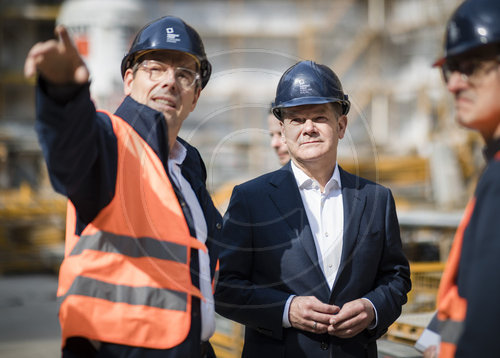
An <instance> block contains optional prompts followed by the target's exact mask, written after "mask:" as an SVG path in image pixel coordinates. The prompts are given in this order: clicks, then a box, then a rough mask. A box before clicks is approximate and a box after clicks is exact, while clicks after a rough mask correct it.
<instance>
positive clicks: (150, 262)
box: [57, 113, 206, 349]
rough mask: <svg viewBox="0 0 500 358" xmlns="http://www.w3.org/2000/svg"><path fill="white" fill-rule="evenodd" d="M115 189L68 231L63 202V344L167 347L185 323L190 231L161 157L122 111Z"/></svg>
mask: <svg viewBox="0 0 500 358" xmlns="http://www.w3.org/2000/svg"><path fill="white" fill-rule="evenodd" d="M107 115H108V116H109V117H110V118H111V122H112V125H113V130H114V133H115V135H116V138H117V143H118V160H117V177H116V186H115V196H114V198H113V199H112V201H111V202H110V203H109V204H108V205H107V206H106V207H104V208H103V209H102V210H101V211H100V212H99V214H98V215H97V217H96V218H95V219H94V220H93V221H92V222H91V223H90V224H89V225H88V226H87V227H86V228H85V229H84V230H83V232H82V233H81V235H80V236H77V235H75V223H76V216H75V214H76V213H75V208H74V207H73V205H72V204H71V203H69V204H68V214H67V229H66V247H65V258H64V261H63V263H62V265H61V269H60V275H59V288H58V291H57V296H58V299H59V301H60V309H59V319H60V323H61V328H62V337H63V346H64V344H65V342H66V339H67V338H69V337H73V336H82V337H86V338H88V339H92V340H97V341H101V342H110V343H117V344H124V345H129V346H137V347H145V348H156V349H168V348H172V347H175V346H177V345H178V344H180V343H181V342H182V341H184V339H185V338H186V336H187V335H188V333H189V330H190V327H191V299H192V296H196V297H200V298H201V297H202V295H201V293H200V291H199V290H198V288H196V287H195V286H193V284H192V282H191V276H190V266H189V265H190V257H191V248H194V249H201V250H204V251H206V247H205V245H204V244H202V243H201V242H200V241H198V240H196V238H193V237H192V236H191V235H190V233H189V228H188V225H187V223H186V220H185V217H184V215H183V212H182V209H181V206H180V204H179V201H178V199H177V197H176V195H175V192H174V190H173V188H172V185H171V183H170V181H169V179H168V176H167V174H166V172H165V169H164V166H163V164H162V162H161V160H160V159H159V158H158V156H157V155H156V153H155V152H154V151H153V149H152V148H151V147H150V146H149V145H148V144H147V143H146V142H145V141H144V140H143V139H142V138H141V137H140V136H139V135H138V134H137V133H136V132H135V130H134V129H133V128H132V127H131V126H130V125H129V124H128V123H126V122H125V121H124V120H122V119H121V118H119V117H117V116H115V115H112V114H110V113H107Z"/></svg>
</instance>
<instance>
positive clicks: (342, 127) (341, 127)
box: [337, 114, 347, 139]
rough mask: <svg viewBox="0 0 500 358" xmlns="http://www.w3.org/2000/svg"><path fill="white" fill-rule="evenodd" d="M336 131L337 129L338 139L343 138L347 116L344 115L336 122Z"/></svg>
mask: <svg viewBox="0 0 500 358" xmlns="http://www.w3.org/2000/svg"><path fill="white" fill-rule="evenodd" d="M337 126H338V127H337V129H338V135H339V139H342V138H344V135H345V131H346V129H347V116H346V115H345V114H343V115H341V116H340V117H339V119H338V121H337Z"/></svg>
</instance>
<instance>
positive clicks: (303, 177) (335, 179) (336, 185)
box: [290, 160, 342, 193]
mask: <svg viewBox="0 0 500 358" xmlns="http://www.w3.org/2000/svg"><path fill="white" fill-rule="evenodd" d="M290 162H291V163H290V164H291V166H292V172H293V175H294V176H295V180H296V181H297V186H298V187H299V189H310V188H313V187H314V186H317V187H318V188H319V184H318V182H317V181H316V180H314V179H312V178H310V177H309V176H308V175H307V174H306V173H304V171H303V170H302V169H300V168H299V167H298V166H297V165H295V163H294V162H293V160H291V161H290ZM341 187H342V184H341V182H340V171H339V166H338V163H337V162H335V169H334V171H333V174H332V177H331V178H330V180H328V182H327V183H326V185H325V193H328V192H330V191H331V190H334V189H340V188H341Z"/></svg>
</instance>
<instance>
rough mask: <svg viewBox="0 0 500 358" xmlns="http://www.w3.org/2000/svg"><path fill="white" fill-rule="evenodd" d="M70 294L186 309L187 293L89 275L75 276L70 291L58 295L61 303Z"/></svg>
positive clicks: (164, 307) (131, 303) (132, 303)
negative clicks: (117, 282) (110, 280)
mask: <svg viewBox="0 0 500 358" xmlns="http://www.w3.org/2000/svg"><path fill="white" fill-rule="evenodd" d="M70 295H80V296H87V297H95V298H101V299H104V300H107V301H111V302H123V303H128V304H130V305H143V306H150V307H158V308H162V309H168V310H175V311H186V300H187V295H186V293H184V292H179V291H174V290H168V289H164V288H155V287H132V286H125V285H114V284H111V283H107V282H103V281H100V280H96V279H93V278H89V277H83V276H78V277H77V278H75V280H74V281H73V283H72V284H71V287H70V288H69V290H68V292H66V294H65V295H64V296H61V297H58V301H59V304H61V303H62V302H63V301H64V299H66V298H67V297H68V296H70Z"/></svg>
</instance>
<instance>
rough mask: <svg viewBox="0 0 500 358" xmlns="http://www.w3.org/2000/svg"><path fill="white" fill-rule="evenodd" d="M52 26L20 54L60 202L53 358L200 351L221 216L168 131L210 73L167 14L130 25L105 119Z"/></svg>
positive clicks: (186, 151) (192, 158)
mask: <svg viewBox="0 0 500 358" xmlns="http://www.w3.org/2000/svg"><path fill="white" fill-rule="evenodd" d="M56 35H57V36H58V40H50V41H46V42H43V43H39V44H36V45H35V46H34V47H33V48H32V49H31V50H30V52H29V54H28V56H27V59H26V63H25V74H26V76H28V77H30V76H33V75H35V74H38V83H37V121H36V129H37V133H38V137H39V140H40V143H41V146H42V149H43V152H44V156H45V159H46V162H47V166H48V170H49V174H50V179H51V182H52V184H53V186H54V188H55V190H56V191H58V192H59V193H61V194H63V195H66V196H67V197H68V198H69V203H68V215H67V227H66V251H65V258H64V261H63V263H62V266H61V269H60V275H59V289H58V293H57V296H58V300H59V304H60V308H59V319H60V323H61V328H62V336H63V337H62V338H63V342H62V346H63V357H176V358H177V357H178V358H186V357H197V358H198V357H211V356H213V355H214V354H213V350H212V349H211V347H210V344H209V343H208V339H209V338H210V336H211V335H212V334H213V332H214V330H215V316H214V304H213V297H212V287H211V281H212V279H211V277H213V273H214V268H215V263H216V259H217V258H216V257H215V254H214V251H213V250H210V248H211V246H212V242H213V240H215V239H214V237H215V236H216V235H217V234H218V232H219V229H220V227H221V223H220V221H221V218H220V215H219V213H218V212H217V210H216V209H215V207H214V206H213V203H212V201H211V199H210V196H209V194H208V192H207V190H206V188H205V179H206V172H205V166H204V164H203V161H202V159H201V157H200V155H199V153H198V151H197V150H196V149H195V148H194V147H192V146H190V145H189V144H188V143H186V142H185V141H183V140H182V139H180V138H178V137H177V134H178V133H179V130H180V128H181V126H182V124H183V122H184V120H185V119H186V118H187V116H188V115H189V114H190V113H191V112H192V111H193V110H194V108H195V107H196V104H197V101H198V98H199V96H200V93H201V90H202V89H203V87H205V85H206V84H207V82H208V80H209V78H210V73H211V65H210V63H209V62H208V61H207V58H206V55H205V50H204V47H203V43H202V41H201V38H200V36H199V35H198V33H197V32H196V31H195V30H194V29H193V28H192V27H190V26H189V25H187V24H186V23H185V22H184V21H182V20H181V19H179V18H176V17H172V16H167V17H163V18H161V19H158V20H156V21H154V22H152V23H150V24H148V25H146V26H145V27H144V28H142V29H141V30H140V31H139V33H138V34H137V36H136V38H135V40H134V42H133V43H132V45H131V47H130V50H129V53H128V54H127V55H126V56H125V57H124V58H123V61H122V65H121V73H122V76H123V80H124V92H125V95H126V97H125V99H124V101H123V102H122V104H121V105H120V106H119V108H118V109H117V110H116V112H115V114H111V113H108V112H101V111H96V109H95V107H94V104H93V102H92V100H91V98H90V93H89V72H88V70H87V68H86V66H85V64H84V62H83V60H82V58H81V57H80V55H79V54H78V52H77V50H76V48H75V46H74V44H73V43H72V42H71V40H70V38H69V35H68V33H67V31H66V29H65V28H64V27H63V26H59V27H57V28H56ZM207 248H208V250H207ZM202 298H203V300H201V299H202Z"/></svg>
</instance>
